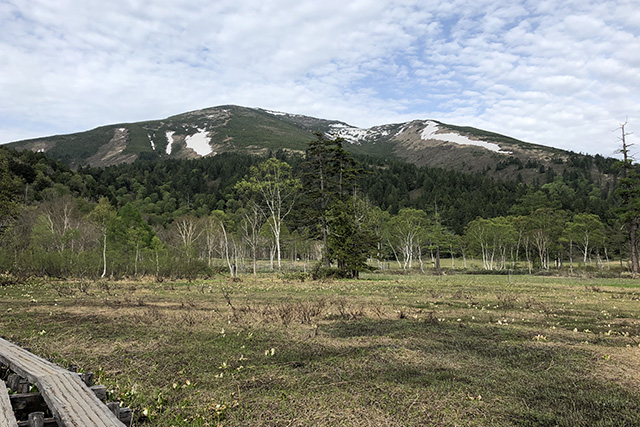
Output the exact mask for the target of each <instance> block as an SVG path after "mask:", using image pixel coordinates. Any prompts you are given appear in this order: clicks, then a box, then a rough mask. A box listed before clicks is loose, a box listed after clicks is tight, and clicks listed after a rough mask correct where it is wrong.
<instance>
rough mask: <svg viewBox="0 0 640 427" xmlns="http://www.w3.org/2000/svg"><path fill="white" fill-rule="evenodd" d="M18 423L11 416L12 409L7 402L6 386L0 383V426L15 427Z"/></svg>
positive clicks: (14, 417)
mask: <svg viewBox="0 0 640 427" xmlns="http://www.w3.org/2000/svg"><path fill="white" fill-rule="evenodd" d="M17 425H18V421H17V420H16V416H15V415H13V407H12V406H11V401H10V400H9V393H8V392H7V386H5V385H4V381H0V426H11V427H13V426H17Z"/></svg>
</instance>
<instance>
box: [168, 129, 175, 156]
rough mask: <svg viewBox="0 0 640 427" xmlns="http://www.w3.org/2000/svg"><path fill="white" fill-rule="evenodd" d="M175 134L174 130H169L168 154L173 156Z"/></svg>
mask: <svg viewBox="0 0 640 427" xmlns="http://www.w3.org/2000/svg"><path fill="white" fill-rule="evenodd" d="M174 133H175V132H174V131H172V130H168V131H167V133H166V135H167V141H168V143H167V154H171V145H172V144H173V134H174Z"/></svg>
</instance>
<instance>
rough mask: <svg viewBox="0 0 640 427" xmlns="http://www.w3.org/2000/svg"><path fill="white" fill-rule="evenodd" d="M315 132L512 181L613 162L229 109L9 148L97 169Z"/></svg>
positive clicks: (297, 147)
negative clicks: (26, 150) (36, 152)
mask: <svg viewBox="0 0 640 427" xmlns="http://www.w3.org/2000/svg"><path fill="white" fill-rule="evenodd" d="M316 132H320V133H323V134H325V135H327V136H329V137H343V138H344V139H345V140H346V141H347V142H348V144H346V146H347V148H348V149H349V150H351V151H353V152H355V153H359V154H364V155H370V156H375V157H382V158H397V159H401V160H404V161H407V162H409V163H413V164H415V165H418V166H430V167H441V168H446V169H452V170H457V171H461V172H467V173H484V174H486V175H488V176H492V177H496V178H501V179H509V180H511V179H522V180H524V181H531V180H534V179H536V178H539V177H540V175H541V174H546V179H549V177H550V176H552V175H555V174H561V173H563V172H564V171H565V170H567V169H570V168H573V167H579V168H591V169H593V172H594V173H598V174H600V173H602V172H606V171H607V169H608V168H610V166H611V164H612V162H613V160H612V159H611V161H609V160H608V159H603V158H601V157H600V158H599V159H597V160H598V161H599V162H600V163H602V164H603V165H600V164H596V165H594V162H593V158H591V157H590V156H583V155H580V154H576V153H571V152H568V151H564V150H559V149H555V148H550V147H545V146H542V145H536V144H530V143H526V142H523V141H519V140H516V139H513V138H510V137H507V136H504V135H499V134H495V133H491V132H487V131H483V130H480V129H475V128H469V127H459V126H454V125H448V124H444V123H441V122H438V121H434V120H414V121H411V122H407V123H397V124H387V125H381V126H374V127H372V128H369V129H360V128H357V127H354V126H351V125H348V124H346V123H343V122H340V121H336V120H324V119H318V118H314V117H308V116H302V115H296V114H287V113H281V112H276V111H269V110H263V109H258V108H246V107H239V106H232V105H228V106H219V107H212V108H207V109H203V110H197V111H192V112H188V113H184V114H179V115H176V116H172V117H168V118H166V119H163V120H154V121H148V122H138V123H124V124H115V125H108V126H102V127H99V128H96V129H93V130H90V131H87V132H80V133H75V134H70V135H59V136H50V137H45V138H37V139H32V140H26V141H19V142H14V143H11V144H9V146H12V147H13V148H16V149H20V150H22V149H28V150H32V151H40V152H46V153H47V154H48V155H50V156H51V157H54V158H56V159H58V160H61V161H63V162H65V163H67V164H68V165H70V166H72V167H79V166H84V165H90V166H99V167H102V166H110V165H115V164H119V163H131V162H133V161H135V160H136V159H154V158H157V159H162V158H187V159H189V158H199V157H203V156H211V155H216V154H218V153H223V152H246V153H252V154H265V153H267V152H268V151H277V150H279V149H285V150H293V151H300V152H302V151H303V150H304V149H305V148H306V146H307V143H308V142H309V141H311V140H313V139H314V138H315V136H314V133H316ZM586 158H591V160H588V161H587V160H585V159H586ZM596 163H598V162H596ZM598 169H600V170H598ZM602 176H603V178H605V179H606V178H607V177H606V175H602Z"/></svg>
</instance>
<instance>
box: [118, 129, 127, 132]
mask: <svg viewBox="0 0 640 427" xmlns="http://www.w3.org/2000/svg"><path fill="white" fill-rule="evenodd" d="M118 130H119V131H120V132H125V131H126V130H127V129H125V128H118Z"/></svg>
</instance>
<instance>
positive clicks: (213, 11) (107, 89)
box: [0, 0, 640, 156]
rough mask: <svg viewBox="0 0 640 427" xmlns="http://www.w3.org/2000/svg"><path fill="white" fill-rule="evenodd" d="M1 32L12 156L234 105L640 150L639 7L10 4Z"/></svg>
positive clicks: (476, 0)
mask: <svg viewBox="0 0 640 427" xmlns="http://www.w3.org/2000/svg"><path fill="white" fill-rule="evenodd" d="M0 25H1V27H2V29H3V30H2V32H0V93H1V94H2V96H0V142H9V141H14V140H19V139H25V138H31V137H38V136H46V135H52V134H60V133H70V132H77V131H83V130H87V129H91V128H94V127H96V126H100V125H104V124H110V123H119V122H134V121H140V120H151V119H161V118H164V117H167V116H170V115H174V114H179V113H182V112H186V111H190V110H196V109H199V108H205V107H211V106H216V105H222V104H237V105H243V106H248V107H261V108H266V109H272V110H279V111H285V112H289V113H296V114H306V115H310V116H315V117H320V118H326V119H338V120H342V121H345V122H347V123H349V124H352V125H355V126H359V127H369V126H373V125H379V124H385V123H394V122H403V121H407V120H412V119H436V120H440V121H443V122H446V123H452V124H457V125H464V126H475V127H479V128H482V129H486V130H490V131H494V132H498V133H502V134H506V135H509V136H512V137H515V138H519V139H522V140H525V141H529V142H534V143H539V144H544V145H548V146H554V147H559V148H564V149H569V150H573V151H578V152H586V153H593V154H595V153H600V154H603V155H605V156H611V155H613V154H614V152H615V150H616V149H617V148H618V138H619V133H617V132H616V128H617V127H618V126H619V124H620V123H621V122H624V121H628V125H627V130H628V131H630V132H635V134H634V135H632V136H630V140H631V142H634V141H636V140H638V136H637V135H640V3H638V0H633V1H631V0H612V1H590V0H579V1H574V0H566V1H556V0H553V1H549V0H538V1H529V0H446V1H431V0H423V1H414V0H354V1H347V2H345V1H336V0H323V1H322V2H320V1H313V2H311V1H300V0H297V1H294V0H262V1H258V0H256V1H248V0H216V1H215V2H212V1H211V0H188V1H187V0H149V1H139V0H128V1H121V0H112V1H109V2H104V1H94V0H82V1H80V0H56V1H50V0H8V1H7V0H0ZM639 142H640V141H639ZM638 145H639V146H640V144H638Z"/></svg>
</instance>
